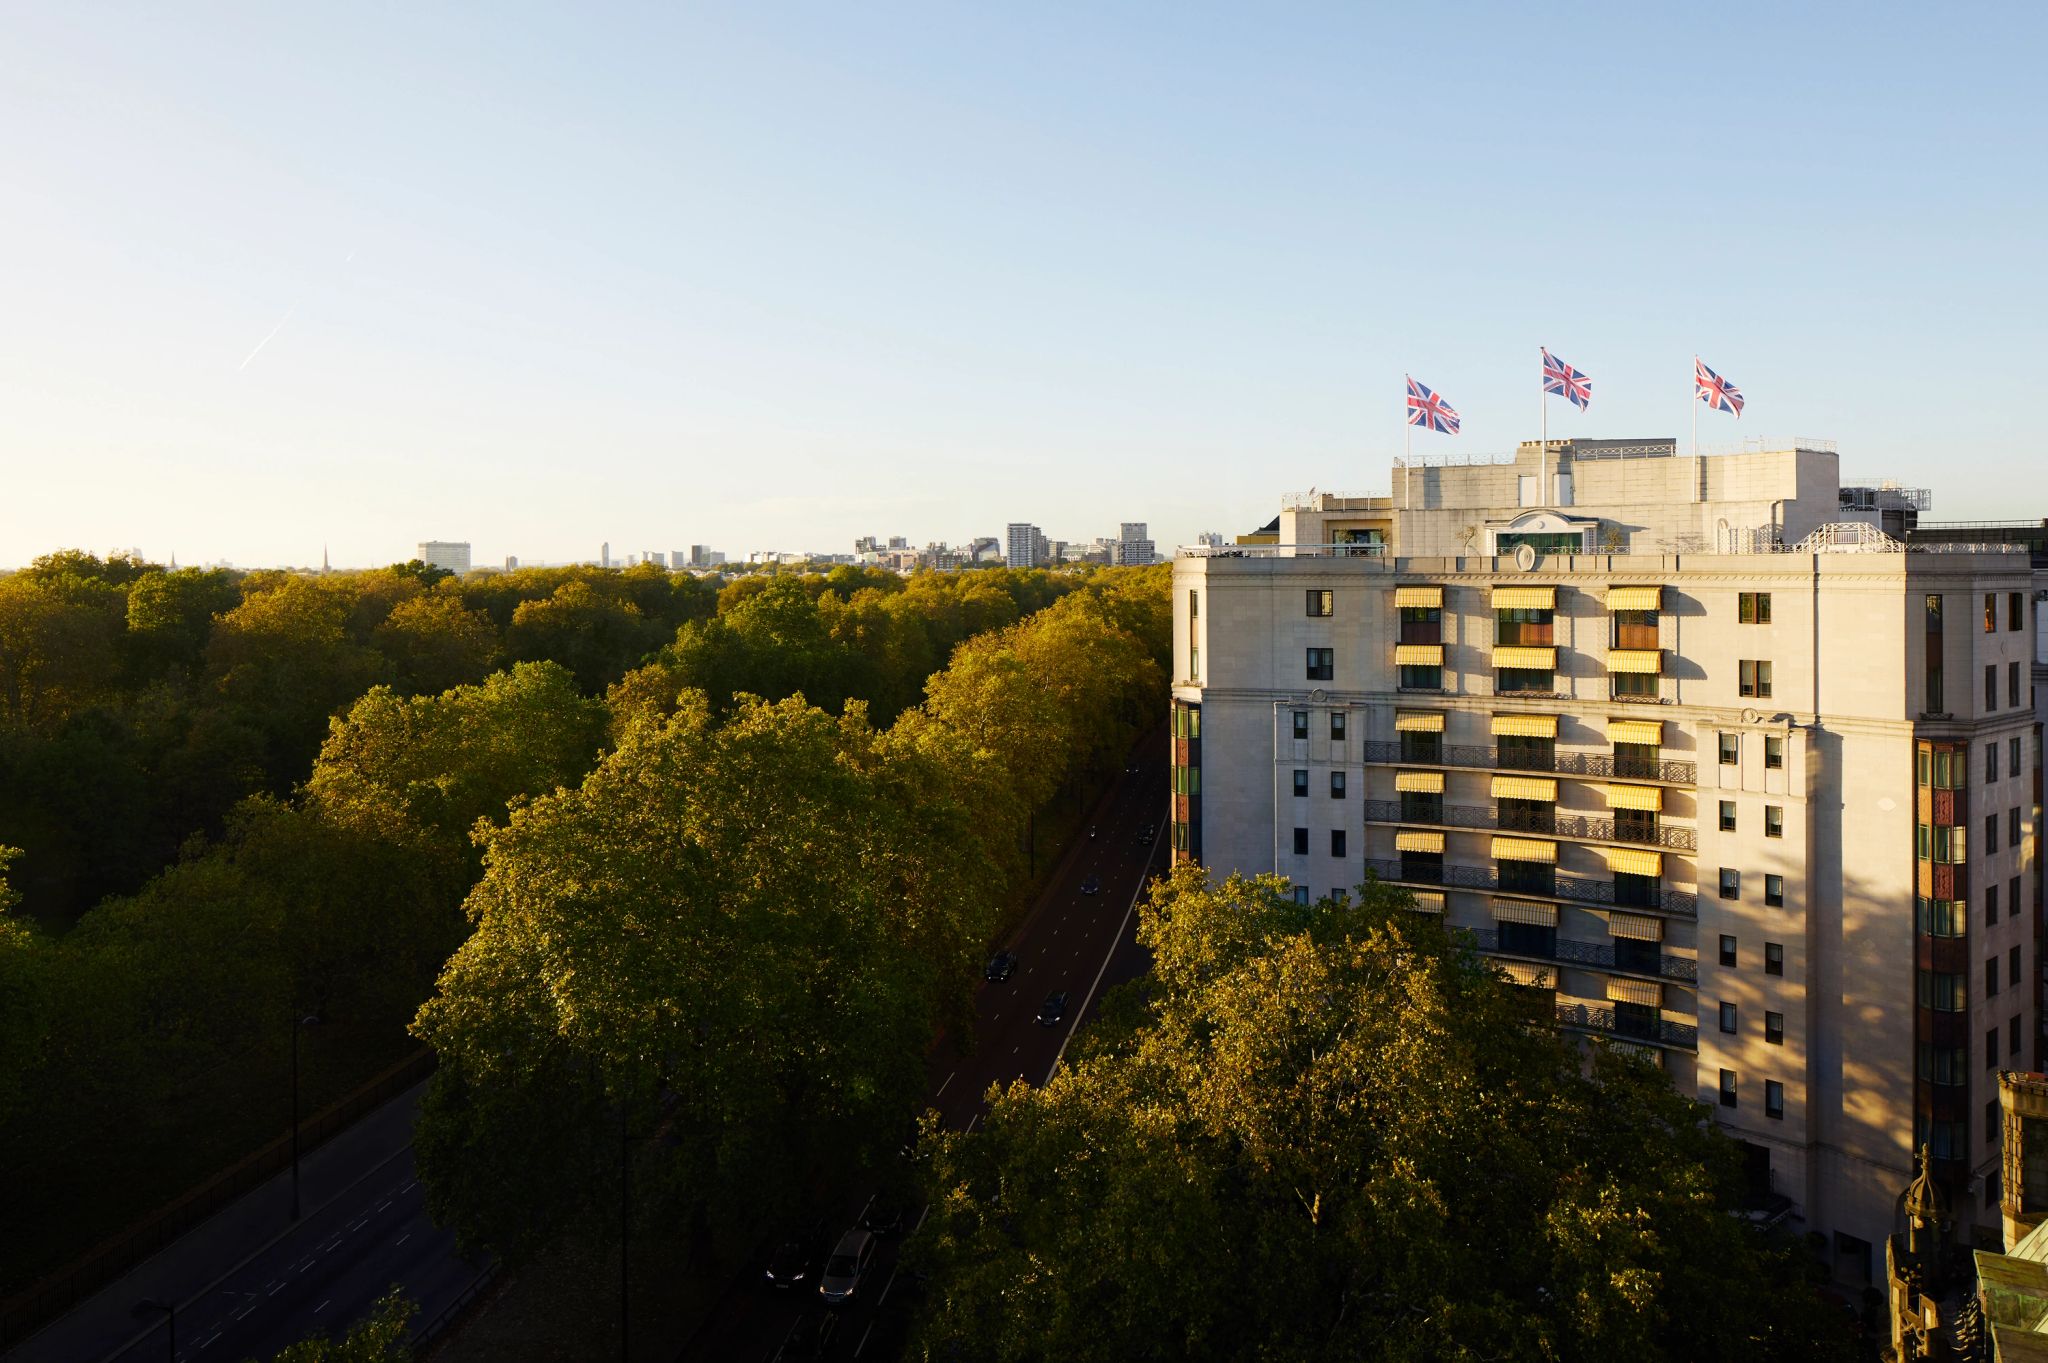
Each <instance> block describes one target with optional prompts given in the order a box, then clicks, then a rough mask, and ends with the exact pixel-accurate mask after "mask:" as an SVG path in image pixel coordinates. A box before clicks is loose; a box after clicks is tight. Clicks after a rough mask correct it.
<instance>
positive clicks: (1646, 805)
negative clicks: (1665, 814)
mask: <svg viewBox="0 0 2048 1363" xmlns="http://www.w3.org/2000/svg"><path fill="white" fill-rule="evenodd" d="M1607 807H1608V808H1609V809H1646V810H1649V811H1651V812H1652V813H1656V812H1658V811H1660V810H1662V809H1663V808H1664V792H1663V791H1661V790H1659V789H1658V788H1657V787H1655V786H1609V787H1608V788H1607Z"/></svg>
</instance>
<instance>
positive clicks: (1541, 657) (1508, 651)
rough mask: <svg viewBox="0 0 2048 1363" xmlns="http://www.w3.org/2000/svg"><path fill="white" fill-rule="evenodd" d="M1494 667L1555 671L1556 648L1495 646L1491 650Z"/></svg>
mask: <svg viewBox="0 0 2048 1363" xmlns="http://www.w3.org/2000/svg"><path fill="white" fill-rule="evenodd" d="M1493 665H1494V666H1495V667H1526V668H1530V669H1532V670H1534V671H1538V672H1555V671H1557V650H1556V649H1554V648H1513V647H1508V648H1496V649H1494V651H1493Z"/></svg>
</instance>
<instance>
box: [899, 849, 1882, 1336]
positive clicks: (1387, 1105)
mask: <svg viewBox="0 0 2048 1363" xmlns="http://www.w3.org/2000/svg"><path fill="white" fill-rule="evenodd" d="M1407 903H1408V900H1407V897H1406V896H1405V895H1404V894H1401V893H1397V892H1393V891H1389V890H1386V889H1384V888H1382V887H1379V886H1376V885H1375V886H1367V887H1362V889H1361V891H1360V894H1359V896H1358V898H1357V899H1356V900H1355V901H1353V902H1348V903H1335V902H1331V901H1328V900H1325V901H1324V902H1322V903H1321V904H1318V905H1313V906H1308V905H1297V904H1295V903H1294V902H1293V899H1292V897H1291V895H1290V894H1289V893H1288V887H1287V886H1286V884H1285V883H1284V882H1283V881H1282V880H1281V879H1280V878H1278V877H1271V876H1269V877H1263V878H1260V879H1259V880H1256V881H1247V880H1241V879H1237V878H1233V879H1231V880H1230V881H1229V882H1227V883H1226V884H1224V885H1222V886H1220V887H1219V886H1214V885H1212V884H1211V883H1210V882H1209V881H1208V879H1207V878H1206V875H1205V873H1203V872H1202V871H1201V870H1200V869H1199V868H1196V867H1192V866H1182V867H1180V868H1177V869H1176V871H1175V872H1174V874H1173V876H1172V877H1171V879H1169V880H1167V881H1165V882H1162V883H1161V884H1159V885H1158V886H1157V887H1155V889H1154V892H1153V894H1152V896H1151V899H1150V901H1149V902H1148V903H1147V904H1146V905H1145V907H1144V909H1143V911H1142V918H1141V923H1140V929H1139V940H1140V941H1141V942H1143V943H1144V944H1145V945H1146V946H1147V947H1148V948H1150V950H1151V951H1152V952H1153V954H1154V960H1155V970H1154V974H1153V977H1152V978H1151V979H1150V980H1149V981H1148V982H1147V983H1146V986H1145V990H1144V994H1143V997H1142V1001H1141V1002H1140V1003H1139V1004H1138V1005H1137V1006H1135V1007H1133V1006H1131V1005H1130V1003H1129V1000H1126V1001H1125V1007H1124V1008H1123V1010H1122V1011H1123V1013H1124V1014H1125V1016H1126V1017H1127V1018H1129V1019H1131V1021H1130V1022H1129V1023H1128V1024H1127V1025H1126V1026H1124V1027H1123V1028H1121V1029H1112V1030H1111V1031H1110V1033H1109V1034H1108V1035H1106V1036H1104V1037H1102V1038H1100V1039H1098V1040H1096V1041H1094V1042H1093V1043H1092V1044H1088V1045H1084V1046H1082V1047H1081V1048H1080V1050H1079V1053H1078V1056H1077V1057H1074V1058H1072V1063H1071V1064H1070V1065H1069V1067H1068V1068H1066V1069H1064V1070H1063V1071H1062V1072H1061V1073H1060V1074H1059V1075H1057V1076H1056V1077H1055V1078H1054V1079H1053V1080H1052V1082H1051V1083H1049V1084H1048V1085H1046V1086H1045V1087H1043V1088H1033V1087H1031V1086H1029V1085H1026V1084H1023V1083H1021V1082H1020V1083H1018V1084H1015V1085H1013V1086H1012V1087H1010V1088H1009V1089H1008V1090H1007V1091H993V1090H992V1092H991V1099H992V1104H993V1106H992V1109H991V1111H990V1113H989V1115H988V1118H987V1120H986V1121H985V1122H984V1123H982V1124H981V1125H980V1126H979V1127H978V1128H977V1130H976V1131H975V1132H973V1133H972V1134H963V1133H940V1132H937V1131H935V1130H933V1131H930V1132H928V1136H927V1142H926V1143H927V1144H928V1145H929V1146H931V1147H932V1153H931V1155H930V1161H931V1178H932V1185H933V1186H932V1192H933V1196H934V1204H933V1211H932V1216H931V1224H930V1226H929V1227H928V1231H927V1237H926V1249H925V1253H926V1255H927V1262H928V1263H929V1265H930V1266H931V1267H932V1268H934V1269H935V1270H936V1271H937V1273H938V1276H939V1290H938V1291H936V1292H935V1294H934V1299H935V1301H936V1302H937V1306H936V1308H935V1310H934V1312H933V1313H932V1315H931V1317H930V1319H929V1320H928V1321H927V1322H926V1324H925V1328H924V1342H925V1344H926V1346H927V1347H928V1349H929V1350H930V1352H931V1356H940V1357H943V1356H947V1351H948V1350H950V1349H959V1350H963V1351H965V1352H966V1353H968V1354H970V1355H971V1356H973V1357H977V1358H991V1359H1004V1360H1011V1359H1016V1360H1023V1359H1041V1358H1044V1359H1052V1358H1058V1359H1062V1360H1066V1359H1082V1360H1086V1359H1096V1358H1102V1359H1149V1358H1161V1359H1164V1358H1245V1357H1255V1358H1260V1359H1270V1360H1310V1359H1340V1358H1342V1359H1348V1358H1358V1357H1373V1358H1391V1359H1437V1358H1500V1359H1530V1360H1569V1359H1604V1358H1615V1357H1626V1358H1642V1359H1657V1358H1736V1357H1740V1358H1765V1359H1768V1358H1788V1357H1798V1358H1801V1359H1805V1358H1830V1357H1842V1358H1846V1357H1847V1356H1848V1355H1847V1349H1846V1340H1845V1339H1844V1338H1843V1335H1842V1333H1841V1330H1840V1327H1839V1326H1838V1325H1837V1324H1836V1323H1835V1322H1834V1321H1833V1319H1832V1318H1831V1317H1830V1316H1829V1314H1828V1313H1827V1312H1826V1309H1825V1308H1824V1307H1823V1306H1822V1305H1821V1304H1820V1302H1819V1301H1818V1299H1817V1298H1816V1297H1815V1296H1814V1294H1813V1293H1812V1292H1811V1290H1810V1289H1809V1288H1808V1287H1807V1286H1806V1285H1805V1283H1804V1280H1803V1278H1802V1277H1801V1275H1800V1274H1799V1273H1798V1272H1797V1271H1796V1261H1795V1260H1794V1258H1793V1254H1792V1252H1791V1251H1789V1250H1786V1249H1784V1248H1782V1247H1780V1246H1778V1245H1776V1244H1774V1243H1773V1242H1771V1241H1769V1240H1766V1239H1765V1238H1763V1237H1762V1236H1760V1235H1759V1234H1758V1233H1757V1232H1755V1231H1753V1230H1752V1229H1751V1228H1750V1227H1749V1226H1748V1225H1747V1224H1746V1223H1744V1222H1742V1221H1740V1220H1739V1219H1737V1218H1736V1217H1735V1216H1733V1215H1731V1212H1732V1210H1733V1208H1734V1206H1735V1205H1736V1202H1735V1193H1736V1188H1737V1185H1738V1183H1739V1177H1738V1171H1737V1168H1736V1161H1735V1159H1734V1157H1733V1154H1732V1145H1731V1143H1730V1142H1729V1141H1728V1140H1727V1139H1726V1138H1725V1137H1723V1136H1722V1135H1720V1134H1719V1133H1718V1132H1717V1131H1716V1130H1714V1129H1713V1127H1712V1125H1711V1124H1710V1123H1708V1122H1706V1121H1704V1120H1703V1119H1702V1118H1701V1117H1700V1115H1699V1113H1698V1111H1697V1110H1696V1108H1695V1106H1694V1105H1693V1104H1692V1103H1691V1102H1690V1101H1689V1100H1687V1099H1685V1098H1684V1097H1682V1096H1681V1095H1679V1094H1678V1093H1677V1092H1675V1091H1674V1090H1673V1089H1672V1088H1671V1086H1670V1084H1669V1083H1668V1082H1666V1080H1665V1079H1664V1076H1663V1075H1662V1074H1661V1073H1659V1072H1658V1071H1657V1070H1655V1069H1654V1068H1653V1067H1651V1066H1649V1065H1647V1064H1644V1063H1643V1062H1641V1061H1640V1060H1636V1059H1634V1058H1630V1057H1624V1056H1622V1055H1619V1054H1616V1053H1611V1052H1609V1051H1607V1050H1606V1049H1605V1048H1604V1047H1603V1048H1601V1049H1600V1050H1599V1051H1598V1052H1597V1053H1596V1054H1595V1056H1594V1057H1593V1061H1592V1066H1591V1069H1590V1071H1588V1070H1585V1069H1584V1068H1582V1064H1581V1061H1580V1058H1579V1056H1578V1055H1577V1054H1576V1053H1575V1051H1574V1050H1573V1049H1572V1048H1571V1047H1570V1046H1569V1045H1568V1044H1567V1043H1565V1042H1564V1041H1562V1040H1561V1039H1560V1038H1559V1037H1558V1036H1557V1035H1556V1034H1555V1033H1554V1032H1553V1031H1552V1030H1551V1029H1549V1028H1548V1027H1532V1026H1530V1025H1529V1024H1528V1022H1527V1013H1526V1009H1525V1007H1524V1005H1523V1004H1521V1003H1520V1002H1518V1001H1517V1000H1516V998H1515V997H1514V994H1515V990H1516V987H1515V986H1512V985H1510V984H1508V983H1506V982H1505V980H1504V978H1503V977H1501V976H1499V975H1497V974H1496V973H1495V972H1494V971H1493V969H1492V968H1491V967H1490V966H1488V965H1487V964H1485V963H1484V962H1483V961H1482V960H1480V959H1479V958H1478V957H1477V956H1476V955H1474V954H1473V953H1472V952H1471V951H1470V950H1469V949H1468V947H1467V946H1465V945H1462V944H1461V943H1460V942H1459V941H1457V940H1454V938H1453V937H1452V935H1450V934H1448V933H1446V932H1445V931H1444V930H1443V928H1442V927H1441V926H1440V925H1439V923H1438V922H1437V921H1436V920H1435V919H1433V918H1429V917H1427V916H1425V915H1420V914H1416V913H1413V912H1412V911H1410V910H1409V909H1408V908H1407V907H1406V905H1407ZM1071 1055H1072V1053H1070V1056H1071Z"/></svg>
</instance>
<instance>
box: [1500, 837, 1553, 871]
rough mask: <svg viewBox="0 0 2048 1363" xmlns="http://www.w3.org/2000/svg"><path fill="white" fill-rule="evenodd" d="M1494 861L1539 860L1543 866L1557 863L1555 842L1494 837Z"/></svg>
mask: <svg viewBox="0 0 2048 1363" xmlns="http://www.w3.org/2000/svg"><path fill="white" fill-rule="evenodd" d="M1493 859H1494V860H1495V861H1540V862H1542V863H1543V864H1544V865H1545V866H1555V865H1557V844H1556V843H1554V842H1540V841H1538V840H1537V839H1535V838H1495V839H1494V840H1493Z"/></svg>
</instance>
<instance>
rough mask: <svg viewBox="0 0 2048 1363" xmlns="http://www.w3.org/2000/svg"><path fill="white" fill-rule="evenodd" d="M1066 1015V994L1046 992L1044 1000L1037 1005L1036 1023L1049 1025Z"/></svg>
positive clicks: (1042, 1025) (1044, 1025)
mask: <svg viewBox="0 0 2048 1363" xmlns="http://www.w3.org/2000/svg"><path fill="white" fill-rule="evenodd" d="M1066 1015H1067V996H1066V995H1065V994H1047V995H1046V996H1045V1002H1044V1003H1041V1004H1039V1005H1038V1025H1039V1026H1041V1027H1051V1026H1053V1025H1055V1024H1056V1023H1058V1022H1059V1020H1060V1019H1061V1018H1063V1017H1065V1016H1066Z"/></svg>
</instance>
